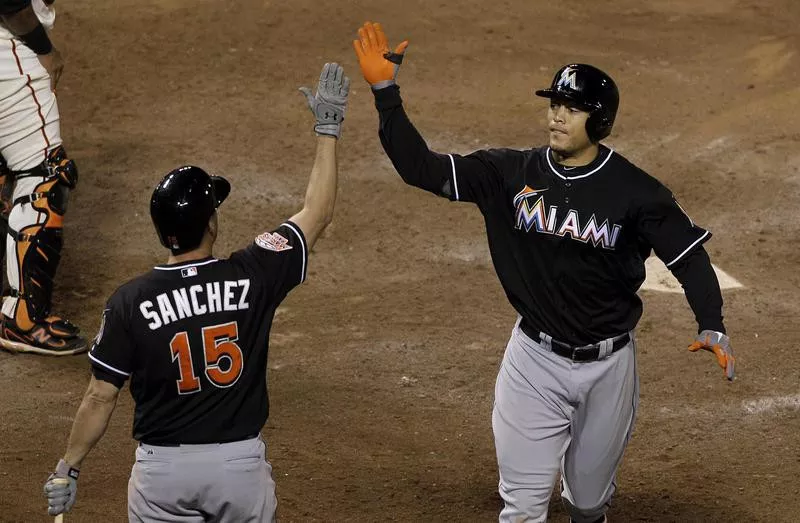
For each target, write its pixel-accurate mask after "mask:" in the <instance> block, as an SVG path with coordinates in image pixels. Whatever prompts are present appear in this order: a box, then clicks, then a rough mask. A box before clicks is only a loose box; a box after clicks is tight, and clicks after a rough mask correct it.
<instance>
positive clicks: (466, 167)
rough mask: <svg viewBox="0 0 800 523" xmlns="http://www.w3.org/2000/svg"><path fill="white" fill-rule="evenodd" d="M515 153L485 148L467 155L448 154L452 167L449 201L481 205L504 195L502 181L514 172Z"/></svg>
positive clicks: (516, 154)
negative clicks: (499, 195) (451, 187)
mask: <svg viewBox="0 0 800 523" xmlns="http://www.w3.org/2000/svg"><path fill="white" fill-rule="evenodd" d="M518 155H519V152H518V151H511V150H508V149H488V150H484V151H475V152H474V153H472V154H469V155H467V156H460V155H458V154H448V155H447V156H449V157H450V163H451V166H452V173H451V180H452V184H453V191H452V192H453V194H452V196H451V198H450V199H451V200H455V201H459V202H472V203H477V204H479V205H482V204H484V203H488V202H489V201H491V200H492V199H493V198H494V197H495V196H497V195H498V194H503V186H504V179H506V178H510V177H511V175H512V174H513V173H514V171H515V169H517V165H516V162H515V159H516V158H515V157H516V156H518Z"/></svg>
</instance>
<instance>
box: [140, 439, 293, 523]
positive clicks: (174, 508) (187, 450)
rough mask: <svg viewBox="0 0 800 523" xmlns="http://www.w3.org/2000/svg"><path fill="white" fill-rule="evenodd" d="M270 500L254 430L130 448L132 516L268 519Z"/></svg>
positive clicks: (188, 522) (190, 522) (271, 489)
mask: <svg viewBox="0 0 800 523" xmlns="http://www.w3.org/2000/svg"><path fill="white" fill-rule="evenodd" d="M276 505H277V500H276V498H275V482H274V481H273V480H272V466H271V465H270V464H269V462H268V461H267V460H266V446H265V444H264V441H263V440H262V439H261V437H260V436H259V437H256V438H253V439H248V440H243V441H236V442H232V443H216V444H210V445H181V446H179V447H162V446H154V445H145V444H140V445H139V447H138V448H137V449H136V463H135V464H134V465H133V470H132V471H131V478H130V481H128V518H129V520H130V521H132V522H147V523H150V522H153V521H163V522H181V523H201V522H206V521H214V522H218V523H244V522H252V523H256V522H258V523H262V522H272V521H275V509H276Z"/></svg>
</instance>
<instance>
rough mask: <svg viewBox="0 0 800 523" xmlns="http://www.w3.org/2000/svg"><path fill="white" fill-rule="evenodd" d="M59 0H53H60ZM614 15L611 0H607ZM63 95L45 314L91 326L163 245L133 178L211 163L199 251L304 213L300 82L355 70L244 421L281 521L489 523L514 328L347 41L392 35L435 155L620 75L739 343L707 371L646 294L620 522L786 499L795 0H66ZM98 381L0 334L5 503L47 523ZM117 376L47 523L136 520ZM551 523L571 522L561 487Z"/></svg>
mask: <svg viewBox="0 0 800 523" xmlns="http://www.w3.org/2000/svg"><path fill="white" fill-rule="evenodd" d="M62 2H63V3H62ZM612 5H613V6H612ZM56 6H57V8H58V19H57V25H56V30H55V33H54V40H55V41H56V43H57V45H59V47H60V48H62V50H63V52H64V54H65V56H66V59H67V68H66V69H65V73H64V76H63V78H62V83H61V85H60V86H59V90H58V94H59V103H60V106H61V111H62V127H63V129H62V134H63V135H64V137H65V144H66V147H67V150H68V151H69V152H70V154H71V155H72V156H73V157H74V158H75V159H76V161H77V162H78V165H79V168H80V171H81V178H80V183H79V186H78V188H77V190H76V191H75V192H74V193H73V195H72V200H71V202H70V210H69V214H68V216H67V220H66V232H65V235H66V247H65V253H64V259H63V263H62V266H61V267H60V269H59V278H58V282H57V286H56V304H57V310H58V312H60V313H63V314H64V315H65V316H66V317H68V318H70V319H73V320H74V321H76V322H77V323H78V324H79V325H81V326H82V328H83V329H84V330H85V331H86V332H87V333H89V335H90V336H91V335H93V333H94V332H95V331H96V329H97V327H98V325H99V320H100V314H101V311H102V309H103V304H104V302H105V299H106V298H107V297H108V296H109V294H110V293H111V292H112V291H113V290H114V289H115V288H116V287H117V286H118V285H119V284H120V283H122V282H124V281H125V280H127V279H129V278H131V277H133V276H135V275H137V274H139V273H141V272H143V271H145V270H147V269H148V268H149V267H151V266H152V265H154V264H156V263H160V262H162V261H163V259H164V254H163V252H162V251H161V250H160V248H159V246H158V242H157V239H156V236H155V233H154V231H153V229H152V225H151V223H150V218H149V214H148V207H147V204H148V198H149V195H150V191H151V189H152V186H153V184H154V183H155V182H156V181H157V179H158V178H160V176H161V175H163V174H164V173H165V172H166V171H167V170H169V169H171V168H173V167H175V166H177V165H179V164H181V163H187V162H191V163H195V164H198V165H200V166H203V167H205V168H207V169H208V170H211V171H215V172H219V173H220V174H224V175H225V176H227V177H228V178H229V179H230V180H231V181H232V183H233V191H232V193H231V196H230V198H229V200H228V202H226V205H225V207H224V209H223V212H222V214H221V222H220V223H221V227H222V233H221V234H222V237H221V242H220V243H219V244H218V251H217V255H219V256H224V255H227V254H228V253H229V252H231V250H233V249H234V248H238V247H240V246H243V245H244V244H246V243H247V242H249V241H252V238H253V237H254V236H255V235H256V234H258V233H259V232H261V231H263V230H265V229H268V228H271V227H273V226H275V225H277V224H279V223H280V222H281V220H283V219H284V218H286V217H288V216H289V215H291V213H293V212H294V211H296V210H297V209H298V208H299V206H300V204H301V202H302V196H303V191H304V188H305V184H306V182H307V179H308V174H309V171H310V168H311V164H312V160H313V157H312V155H313V146H314V138H313V133H312V131H311V116H310V114H308V112H307V109H306V107H305V106H304V103H303V100H302V97H301V95H300V94H298V93H297V92H296V91H297V87H298V86H300V85H304V84H305V85H313V83H314V81H315V80H316V78H317V75H318V73H319V68H320V66H321V65H322V64H323V63H324V62H325V61H339V62H340V63H342V64H344V66H345V68H346V71H347V73H348V74H349V75H350V76H351V78H352V79H353V86H354V88H353V90H352V94H351V100H350V106H349V109H348V113H347V120H346V122H345V129H344V133H343V138H342V141H341V147H340V157H341V159H340V169H341V173H342V176H341V184H340V196H339V200H338V203H337V209H336V217H335V221H334V223H333V224H332V225H331V227H330V228H329V230H328V231H327V232H326V236H325V237H324V238H323V239H322V240H320V241H319V242H318V244H317V246H316V247H315V252H314V253H313V255H312V260H311V263H310V266H309V278H308V280H309V281H308V283H307V284H305V285H304V286H303V287H302V288H300V289H298V290H296V291H295V292H294V293H293V294H292V295H291V296H290V297H289V298H288V300H287V301H286V302H285V304H284V306H283V307H282V308H281V309H280V310H279V314H278V316H277V317H276V321H275V325H274V328H273V337H272V343H271V354H270V363H269V386H270V395H271V403H272V415H271V418H270V420H269V422H268V424H267V426H266V428H265V429H264V431H263V433H264V435H265V438H266V440H267V442H268V447H269V456H270V460H271V461H272V463H273V466H274V473H275V480H276V482H277V488H278V497H279V515H280V517H281V520H282V521H365V522H366V521H380V520H391V521H420V522H422V521H492V520H496V515H497V512H498V510H499V507H500V501H499V498H498V495H497V493H496V486H497V469H496V463H495V457H494V448H493V442H492V435H491V424H490V415H491V405H492V395H493V385H494V379H495V375H496V371H497V368H498V366H499V364H500V358H501V355H502V351H503V349H504V346H505V342H506V340H507V338H508V335H509V332H510V329H511V328H512V326H513V322H514V319H515V317H514V313H513V310H512V309H511V307H510V305H509V304H508V303H507V301H506V299H505V297H504V295H503V293H502V289H501V287H500V285H499V283H498V281H497V279H496V277H495V274H494V271H493V269H492V266H491V262H490V261H489V258H488V253H487V248H486V240H485V233H484V228H483V222H482V219H481V217H480V214H479V212H478V211H477V209H475V208H473V207H471V206H469V205H464V204H451V203H448V202H446V201H443V200H440V199H437V198H435V197H433V196H430V195H426V194H422V193H421V192H420V191H418V190H415V189H413V188H410V187H407V186H405V185H403V184H402V182H401V180H400V179H399V177H398V176H397V175H396V174H395V173H394V171H393V169H392V168H391V165H390V164H389V162H388V160H387V159H386V158H385V156H384V154H383V151H382V149H381V147H380V144H379V142H378V138H377V133H376V129H377V116H376V114H375V110H374V107H373V102H372V96H371V94H370V93H369V90H368V88H366V85H365V84H364V83H363V80H362V79H361V78H360V75H359V73H358V68H357V64H356V62H355V59H354V56H353V53H352V49H351V40H352V38H353V36H354V33H355V30H356V28H357V27H358V25H359V24H360V23H362V22H363V21H364V20H368V19H369V20H376V21H380V22H383V24H384V26H385V27H386V30H387V33H388V35H389V37H390V39H391V40H392V41H393V42H396V41H398V40H399V39H400V38H403V37H408V38H409V39H410V40H411V46H410V49H409V52H408V56H407V60H406V63H405V64H404V65H403V68H402V70H401V73H400V77H399V83H400V85H401V87H402V89H403V95H404V98H405V100H406V102H407V103H406V105H407V110H408V112H409V114H410V115H411V117H412V119H413V121H414V122H415V123H416V124H417V126H418V128H419V129H420V130H421V132H422V133H423V135H424V136H425V137H426V139H427V140H428V141H429V143H430V144H431V146H432V147H434V148H436V149H438V150H440V151H443V152H459V153H467V152H470V151H471V150H474V149H477V148H483V147H486V146H512V147H525V146H530V145H539V144H541V143H543V141H544V140H545V138H546V135H545V131H544V127H543V125H544V116H545V111H546V105H545V104H546V102H545V101H544V100H542V99H537V98H535V97H534V96H533V95H532V89H533V88H535V87H541V86H546V85H547V84H548V83H549V81H550V79H551V76H552V74H553V72H554V71H555V70H556V69H557V68H558V67H559V66H560V65H562V64H564V63H566V62H568V61H583V62H589V63H593V64H595V65H597V66H599V67H601V68H602V69H605V70H607V71H608V72H609V73H610V74H611V75H612V76H613V77H614V78H615V79H616V80H617V83H618V84H619V86H620V91H621V108H620V112H619V115H618V119H617V124H616V126H615V128H614V132H613V134H612V136H611V137H610V139H609V140H608V144H609V145H611V146H613V147H614V148H615V149H616V150H617V151H619V152H620V153H621V154H623V155H625V156H626V157H628V158H629V159H631V160H633V161H634V162H636V163H637V164H639V165H640V166H641V167H642V168H644V169H645V170H647V171H649V172H650V173H651V174H653V175H655V176H656V177H658V178H660V179H661V180H662V181H663V182H665V183H666V184H667V185H668V186H669V187H670V188H671V189H672V190H673V191H674V192H675V193H676V195H677V196H678V198H679V199H680V201H681V203H682V205H683V206H684V207H685V208H686V209H687V211H688V212H689V213H690V214H691V215H692V217H693V218H694V219H695V221H697V222H698V223H699V224H701V225H703V226H704V227H707V228H708V229H710V230H711V231H712V232H713V233H714V238H713V239H712V240H711V241H710V242H709V243H708V244H707V249H708V251H709V253H710V254H711V257H712V260H713V261H714V263H715V264H716V265H718V266H719V267H720V268H721V269H723V270H724V271H726V272H727V273H728V274H730V275H731V276H733V277H735V278H736V279H737V280H738V281H739V282H741V283H742V284H743V285H744V288H743V289H737V290H731V291H726V292H725V293H724V298H725V317H726V323H727V327H728V331H729V334H730V335H731V338H732V341H733V345H734V348H735V349H736V350H737V357H738V365H739V366H738V369H737V370H738V379H737V380H736V381H735V382H734V383H733V384H731V383H727V382H726V381H725V380H724V379H723V378H722V373H721V371H720V369H719V368H718V367H717V366H716V363H714V362H713V361H712V357H711V356H710V355H708V354H705V353H704V354H689V353H688V352H687V351H686V349H685V347H686V346H687V345H688V343H689V342H690V341H691V337H692V335H693V332H694V331H695V323H694V319H693V315H692V313H691V310H690V309H689V307H688V305H687V304H686V300H685V298H684V297H683V296H682V295H680V294H674V293H673V294H667V293H655V292H649V291H644V292H643V293H642V294H643V297H644V300H645V315H644V317H643V318H642V321H641V323H640V326H639V339H640V358H639V365H640V376H641V380H642V397H641V407H640V414H639V418H638V421H637V425H636V430H635V433H634V436H633V440H632V442H631V444H630V446H629V448H628V451H627V453H626V455H625V459H624V462H623V466H622V468H621V470H620V476H619V490H618V495H617V496H616V498H615V500H614V504H613V507H612V509H611V511H610V513H609V516H610V519H612V521H614V523H617V522H628V521H655V522H713V521H719V522H729V521H737V522H738V521H741V522H751V521H765V522H767V521H768V522H771V523H774V522H794V521H798V519H800V516H798V514H800V496H799V494H800V480H798V479H797V478H798V477H800V450H798V449H800V385H799V384H800V355H798V353H797V348H798V343H797V341H798V339H800V329H798V327H797V325H798V324H797V320H796V318H797V316H798V310H799V309H800V299H799V298H800V296H799V295H798V294H799V292H798V288H800V271H798V270H797V268H798V264H800V240H798V232H800V221H798V219H797V217H798V210H797V209H798V202H799V201H800V199H799V198H800V87H799V86H800V78H799V76H800V73H799V72H800V55H798V50H799V49H800V40H799V39H798V37H797V32H796V28H797V26H798V24H800V3H798V2H797V1H796V0H771V1H770V2H764V1H757V0H704V1H703V2H697V1H695V0H649V1H647V2H641V1H639V0H618V1H615V2H598V1H594V0H564V1H561V2H546V1H543V0H495V1H493V2H486V1H481V0H464V1H459V2H456V1H452V2H443V1H440V2H424V1H422V0H406V1H404V2H389V1H386V0H380V1H377V0H373V1H368V0H352V1H347V2H319V1H315V0H294V1H292V2H272V1H269V0H239V1H237V2H227V1H220V0H193V1H190V0H144V1H141V0H140V1H133V0H116V1H115V2H100V1H99V0H87V1H84V2H75V1H71V0H57V3H56ZM88 376H89V365H88V362H87V359H86V357H85V356H79V357H73V358H67V359H51V358H43V357H34V356H23V355H11V354H8V353H0V397H1V398H2V400H1V401H0V417H2V424H1V425H0V474H1V475H2V476H0V478H1V479H2V481H1V482H0V507H1V509H0V521H3V522H29V521H31V522H35V521H51V519H50V518H48V517H47V516H46V512H45V507H46V504H45V500H44V497H43V495H42V493H41V488H42V484H43V482H44V480H45V479H46V477H47V474H48V473H49V471H50V469H51V467H52V466H54V465H55V463H56V461H57V460H58V458H59V457H60V456H61V453H62V452H63V448H64V446H65V443H66V438H67V435H68V431H69V428H70V426H71V423H72V416H73V415H74V413H75V410H76V409H77V407H78V404H79V401H80V398H81V396H82V394H83V391H84V388H85V386H86V383H87V380H88ZM131 419H132V402H131V400H130V395H129V394H128V392H127V390H125V391H123V394H122V395H121V400H120V403H119V405H118V408H117V410H116V412H115V414H114V417H113V420H112V423H111V426H110V428H109V431H108V433H107V434H106V436H105V437H104V439H103V440H102V441H101V443H100V444H99V446H98V447H97V448H96V449H95V451H94V452H93V453H92V454H91V455H90V456H89V457H88V458H87V460H86V461H85V463H84V466H83V471H82V476H81V479H80V483H79V491H78V492H79V493H78V502H77V505H76V506H75V508H74V510H73V513H72V514H70V515H69V516H68V517H67V521H81V522H83V521H87V522H94V521H97V522H116V521H125V520H126V487H127V478H128V475H129V473H130V467H131V465H132V462H133V450H134V445H135V443H134V442H133V441H132V440H131V438H130V426H131ZM551 514H552V517H551V519H552V520H554V521H566V515H565V513H564V512H563V510H562V508H561V506H560V503H559V500H558V495H557V492H556V495H554V497H553V502H552V512H551Z"/></svg>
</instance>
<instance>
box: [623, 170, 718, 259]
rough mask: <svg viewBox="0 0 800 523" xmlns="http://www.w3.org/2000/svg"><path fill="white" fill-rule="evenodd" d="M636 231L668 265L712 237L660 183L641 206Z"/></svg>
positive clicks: (682, 257)
mask: <svg viewBox="0 0 800 523" xmlns="http://www.w3.org/2000/svg"><path fill="white" fill-rule="evenodd" d="M638 230H639V236H640V238H641V239H642V240H644V241H645V243H647V244H648V245H649V246H651V247H652V248H653V250H654V251H655V253H656V256H658V257H659V258H660V259H661V261H663V262H664V264H665V265H666V266H667V267H668V268H669V267H672V266H674V265H675V264H676V263H678V262H679V261H681V260H682V259H684V258H685V257H686V256H687V255H688V254H690V253H691V252H692V251H694V250H695V249H697V248H698V247H699V246H701V245H703V243H705V242H706V241H708V240H709V239H710V238H711V233H710V232H709V231H707V230H705V229H703V228H702V227H700V226H698V225H696V224H695V223H694V222H693V221H692V219H691V218H689V215H688V214H686V212H685V211H684V210H683V208H682V207H681V206H680V204H679V203H678V201H677V200H676V199H675V197H674V196H673V194H672V192H671V191H670V190H669V189H667V188H666V187H664V186H663V185H660V184H659V185H658V187H657V188H656V190H655V191H653V192H652V193H651V194H650V195H649V197H648V198H646V199H645V202H644V204H643V205H642V208H641V209H640V213H639V223H638Z"/></svg>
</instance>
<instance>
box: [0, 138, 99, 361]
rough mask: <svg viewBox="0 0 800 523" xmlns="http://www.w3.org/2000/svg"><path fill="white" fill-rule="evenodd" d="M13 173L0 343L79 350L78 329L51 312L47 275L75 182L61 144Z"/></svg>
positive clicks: (56, 255) (50, 278)
mask: <svg viewBox="0 0 800 523" xmlns="http://www.w3.org/2000/svg"><path fill="white" fill-rule="evenodd" d="M13 176H14V178H15V182H16V183H15V184H14V191H13V195H12V200H11V211H10V213H9V215H8V222H7V232H6V258H7V260H6V269H7V270H6V276H7V278H8V284H7V289H6V293H5V294H6V296H5V298H4V300H3V306H2V313H3V325H2V329H1V330H0V345H2V346H3V347H4V348H6V349H10V350H16V351H21V352H39V353H44V354H59V355H61V354H75V353H77V352H81V351H83V350H85V348H86V343H85V340H83V339H82V338H81V337H80V336H78V328H77V327H76V326H75V325H73V324H71V323H70V322H68V321H66V320H63V319H61V318H58V317H56V316H51V311H50V307H51V301H52V295H53V280H54V278H55V275H56V269H57V268H58V262H59V261H60V259H61V247H62V243H63V241H62V229H63V219H64V214H65V212H66V210H67V201H68V199H69V191H70V189H72V188H73V187H75V185H76V183H77V181H78V171H77V168H76V167H75V163H74V162H73V161H72V160H70V159H69V158H67V156H66V153H65V151H64V149H63V147H60V146H59V147H57V148H55V149H53V150H52V151H51V152H50V153H49V154H48V156H47V160H46V161H45V162H44V163H42V164H40V165H38V166H37V167H35V168H33V169H31V170H29V171H21V172H16V173H13Z"/></svg>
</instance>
